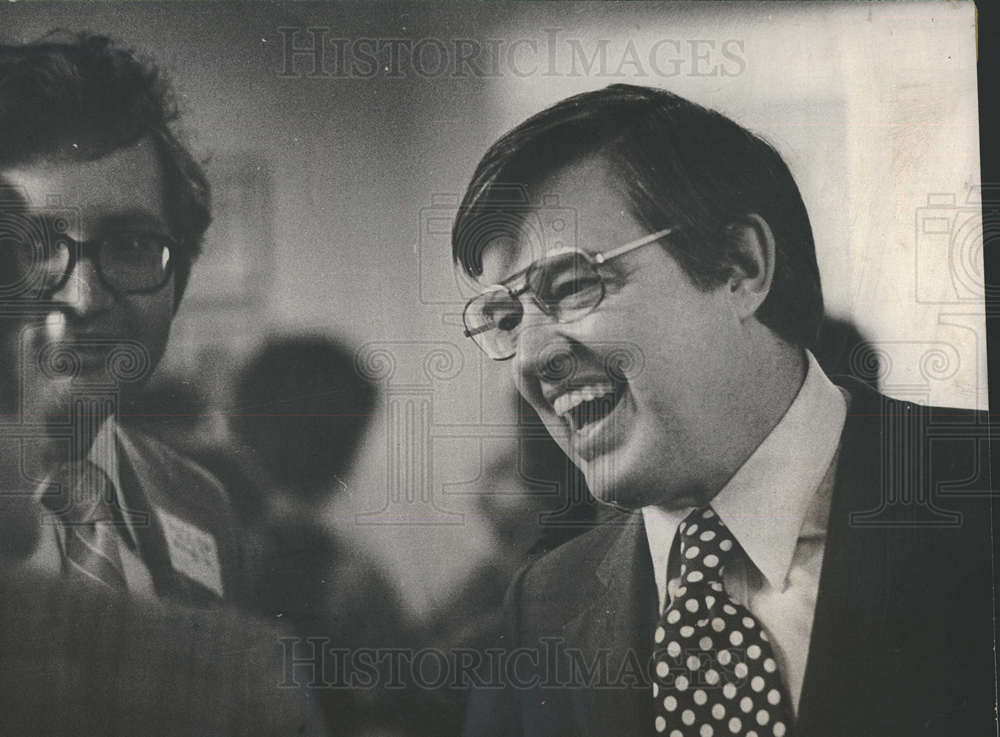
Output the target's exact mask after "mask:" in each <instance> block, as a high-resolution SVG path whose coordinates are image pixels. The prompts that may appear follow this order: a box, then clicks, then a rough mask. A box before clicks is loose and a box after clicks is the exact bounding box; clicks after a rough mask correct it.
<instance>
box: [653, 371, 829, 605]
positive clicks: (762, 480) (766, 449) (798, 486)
mask: <svg viewBox="0 0 1000 737" xmlns="http://www.w3.org/2000/svg"><path fill="white" fill-rule="evenodd" d="M806 360H807V362H808V367H807V370H806V378H805V380H804V381H803V382H802V386H801V388H800V389H799V392H798V394H797V395H796V396H795V399H794V400H793V401H792V404H791V406H790V407H789V408H788V410H787V411H786V412H785V415H784V416H783V417H782V418H781V420H780V421H779V422H778V424H777V425H776V426H775V427H774V429H773V430H772V431H771V433H770V434H769V435H768V436H767V437H766V438H765V439H764V441H763V442H762V443H761V444H760V445H759V446H758V447H757V450H755V451H754V452H753V453H752V454H751V455H750V457H749V458H747V460H746V461H745V462H744V464H743V465H742V466H741V467H740V469H739V470H738V471H737V472H736V474H735V475H734V476H733V477H732V478H731V479H730V480H729V482H728V483H727V484H726V485H725V486H724V487H722V490H721V491H719V493H718V494H717V495H716V496H715V498H714V499H713V500H712V508H713V509H714V510H715V511H716V513H717V514H718V515H719V517H720V518H721V519H722V520H723V521H724V522H725V523H726V526H727V527H728V528H729V530H730V532H732V534H733V536H734V537H735V538H736V540H737V542H739V544H740V545H741V546H742V548H743V550H744V551H745V552H746V554H747V556H748V557H749V558H750V560H751V561H752V562H753V564H754V565H755V566H757V568H758V569H759V570H760V572H761V573H763V574H764V576H765V577H766V578H767V580H768V582H769V583H770V584H771V585H772V586H774V587H775V588H778V589H779V590H780V589H783V588H784V585H785V579H786V578H787V576H788V570H789V568H790V567H791V563H792V556H793V555H794V553H795V546H796V544H797V542H798V539H799V532H800V530H801V529H802V526H803V523H804V521H805V517H806V513H807V512H808V510H809V502H810V500H811V499H812V497H813V495H814V494H815V492H816V490H817V488H818V487H819V485H820V483H821V482H822V481H823V478H824V476H825V475H826V472H827V469H828V468H829V467H830V463H831V461H832V460H833V457H834V454H835V453H836V451H837V447H838V445H839V442H840V433H841V431H842V430H843V427H844V421H845V419H846V417H847V402H846V400H845V398H844V396H843V394H842V393H841V392H840V390H839V389H838V388H837V387H836V386H835V385H834V384H833V383H832V382H831V381H830V379H828V378H827V376H826V374H824V373H823V369H821V368H820V366H819V363H818V362H817V361H816V358H815V357H814V356H813V355H812V353H810V352H809V351H806ZM692 509H693V507H692V508H689V509H681V510H669V509H664V508H662V507H644V508H643V509H642V513H643V520H644V522H645V525H646V535H647V539H648V541H649V547H650V552H651V553H652V556H653V570H654V572H655V574H656V580H657V582H658V583H659V582H660V581H661V580H662V581H665V580H666V570H665V569H666V565H667V558H668V556H669V554H670V549H671V547H672V545H673V542H674V535H675V533H676V531H677V526H678V525H679V524H680V522H681V521H682V520H683V519H684V518H685V517H686V516H687V515H688V514H689V513H690V512H691V510H692Z"/></svg>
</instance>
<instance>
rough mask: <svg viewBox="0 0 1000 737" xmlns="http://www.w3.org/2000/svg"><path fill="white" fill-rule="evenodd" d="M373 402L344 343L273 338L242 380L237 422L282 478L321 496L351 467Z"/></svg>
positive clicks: (261, 459) (237, 395)
mask: <svg viewBox="0 0 1000 737" xmlns="http://www.w3.org/2000/svg"><path fill="white" fill-rule="evenodd" d="M375 401H376V388H375V385H374V384H372V382H371V381H369V380H368V378H366V377H365V376H363V375H362V374H361V373H359V372H358V370H357V368H356V367H355V363H354V354H353V352H352V351H351V350H350V349H348V348H347V347H346V346H344V345H342V344H341V343H338V342H337V341H335V340H332V339H330V338H328V337H325V336H301V337H298V336H296V337H283V338H273V339H271V340H270V341H268V343H266V344H265V345H264V347H263V348H262V349H261V350H260V352H258V353H257V354H256V355H255V356H254V357H253V358H251V359H250V361H249V362H248V363H247V365H246V367H245V368H244V369H243V371H242V372H241V374H240V376H239V378H238V379H237V382H236V392H235V405H236V407H235V412H234V414H233V428H234V430H235V431H236V434H237V435H238V436H239V437H240V438H241V439H242V440H243V441H244V442H246V443H247V444H248V445H249V446H250V447H251V448H252V449H253V450H254V451H255V452H256V454H257V460H258V461H259V462H260V463H261V465H262V466H264V468H265V469H266V470H267V471H269V472H270V473H271V475H272V476H273V477H274V478H275V480H276V481H279V482H281V483H284V484H287V485H288V486H289V487H290V489H291V490H292V491H295V492H297V493H299V494H302V495H304V496H306V497H315V496H318V495H321V494H323V493H325V492H327V491H329V489H330V485H331V484H332V483H333V482H334V481H335V479H336V478H337V477H338V476H339V475H342V474H346V473H347V472H348V471H349V470H350V466H351V463H352V462H353V460H354V455H355V452H356V451H357V449H358V445H359V443H360V441H361V438H362V436H363V434H364V431H365V429H366V428H367V426H368V424H369V422H370V420H371V416H372V412H373V411H374V409H375Z"/></svg>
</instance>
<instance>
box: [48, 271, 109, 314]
mask: <svg viewBox="0 0 1000 737" xmlns="http://www.w3.org/2000/svg"><path fill="white" fill-rule="evenodd" d="M52 299H54V300H55V301H57V302H62V303H63V304H64V305H66V306H67V307H68V308H69V310H70V311H71V312H73V313H74V314H75V315H76V316H77V317H88V316H90V315H94V314H98V313H100V312H103V311H104V310H106V309H108V308H109V307H111V305H112V304H113V303H114V299H115V298H114V295H113V294H111V292H109V291H108V289H107V287H105V286H104V284H103V283H102V282H101V278H100V276H99V275H98V273H97V267H96V266H95V265H94V262H93V261H91V260H90V259H89V258H81V259H80V260H78V261H77V262H76V265H75V266H74V267H73V271H72V273H71V274H70V275H69V279H67V280H66V283H65V284H64V285H63V286H62V288H61V289H59V290H58V291H57V292H56V293H55V294H53V295H52Z"/></svg>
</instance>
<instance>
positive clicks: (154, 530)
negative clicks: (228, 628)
mask: <svg viewBox="0 0 1000 737" xmlns="http://www.w3.org/2000/svg"><path fill="white" fill-rule="evenodd" d="M120 432H122V434H123V435H124V436H125V438H126V441H127V442H128V443H129V444H130V445H131V446H132V449H134V451H135V455H134V456H133V455H131V454H130V453H120V454H119V476H120V479H119V480H120V482H121V485H122V494H123V496H124V497H125V503H126V505H127V506H128V507H129V509H130V510H131V511H132V512H133V513H138V514H139V515H141V519H144V520H146V523H144V524H137V525H136V526H135V528H136V535H137V537H138V538H139V540H138V543H139V551H140V555H141V557H142V559H143V562H144V563H145V564H146V566H147V567H148V568H149V572H150V575H151V576H152V578H153V584H154V586H155V587H156V591H157V593H158V594H159V595H160V596H161V597H166V598H169V599H174V600H176V601H179V602H183V603H185V604H193V605H200V606H207V605H213V604H217V603H219V602H220V601H222V600H225V601H240V600H242V598H243V597H244V595H245V578H246V577H245V572H244V556H243V553H242V549H241V539H240V538H241V535H240V532H239V525H238V523H237V521H236V518H235V516H234V514H233V511H232V507H231V505H230V503H229V499H228V497H227V496H226V493H225V490H223V488H222V486H221V485H220V484H219V482H218V481H217V480H216V479H215V478H214V477H213V476H211V475H210V474H209V473H208V472H207V471H205V470H204V469H203V468H201V466H199V465H197V464H195V463H194V462H192V461H190V460H188V459H187V458H184V457H183V456H181V455H179V454H178V453H177V452H176V451H174V450H172V449H171V448H169V447H168V446H166V445H165V444H163V443H161V442H160V441H158V440H156V439H154V438H151V437H149V436H147V435H144V434H142V433H139V432H135V431H131V430H128V431H125V430H120ZM157 510H159V511H163V512H167V513H169V514H170V515H172V516H173V517H175V518H177V519H180V520H183V521H184V522H185V523H187V524H189V525H191V526H193V527H194V528H197V529H198V530H199V531H201V532H204V533H207V534H208V535H211V537H212V538H213V540H214V543H215V548H216V553H217V556H218V564H219V569H220V574H221V585H222V594H221V596H220V594H219V592H218V591H214V590H212V588H211V587H209V586H206V585H205V584H204V583H203V582H201V581H199V580H197V578H193V577H191V576H189V575H186V573H185V572H184V571H183V570H178V569H177V568H176V567H175V566H174V565H173V564H172V563H171V557H170V553H169V549H168V543H167V538H166V531H165V530H164V527H163V523H162V520H161V517H160V515H159V514H157Z"/></svg>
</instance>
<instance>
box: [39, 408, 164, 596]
mask: <svg viewBox="0 0 1000 737" xmlns="http://www.w3.org/2000/svg"><path fill="white" fill-rule="evenodd" d="M119 447H120V448H121V449H122V450H123V451H124V452H125V454H126V455H128V453H129V450H130V449H132V445H131V443H130V442H129V441H128V437H127V436H126V435H125V433H123V432H121V430H120V429H119V428H118V423H117V422H116V421H115V419H114V418H113V417H109V418H108V419H107V420H105V422H104V424H103V425H101V429H100V430H98V431H97V436H96V437H95V438H94V443H93V445H91V447H90V452H88V453H87V460H88V461H90V462H91V463H93V464H94V465H95V466H97V467H98V468H100V469H101V470H102V471H104V473H105V474H107V476H108V478H109V479H110V480H111V483H112V484H114V487H115V497H116V499H117V500H118V504H119V508H120V509H123V510H124V509H128V506H127V505H126V504H125V500H124V498H123V496H122V487H121V477H120V474H119V458H118V451H119ZM48 483H49V482H48V479H46V481H45V482H44V483H43V484H42V485H41V486H40V487H39V488H38V490H37V492H36V493H37V496H38V497H39V498H40V497H41V495H42V494H43V493H44V491H45V489H46V488H47V487H48ZM123 516H124V518H125V527H124V528H118V531H119V534H118V554H119V557H120V558H121V562H122V570H123V572H124V574H125V582H126V585H127V586H128V590H129V591H130V592H131V593H133V594H137V595H139V596H143V597H148V598H154V597H155V596H156V590H155V588H154V586H153V577H152V575H151V574H150V572H149V568H148V567H147V566H146V564H145V563H144V562H143V560H142V557H141V555H140V554H139V552H138V551H139V545H138V539H139V538H138V537H137V536H136V531H135V528H134V526H133V520H132V519H131V515H128V514H126V515H123ZM65 540H66V528H65V527H63V525H62V523H61V522H60V521H59V520H58V518H57V517H56V516H55V515H53V514H52V513H50V512H48V511H44V512H43V514H42V529H41V535H40V539H39V542H38V546H37V548H36V549H35V553H34V554H33V555H32V557H31V559H29V561H28V562H29V564H32V565H33V566H35V567H37V568H42V569H47V570H51V571H58V570H61V568H62V556H63V552H62V551H63V548H64V545H65Z"/></svg>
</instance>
